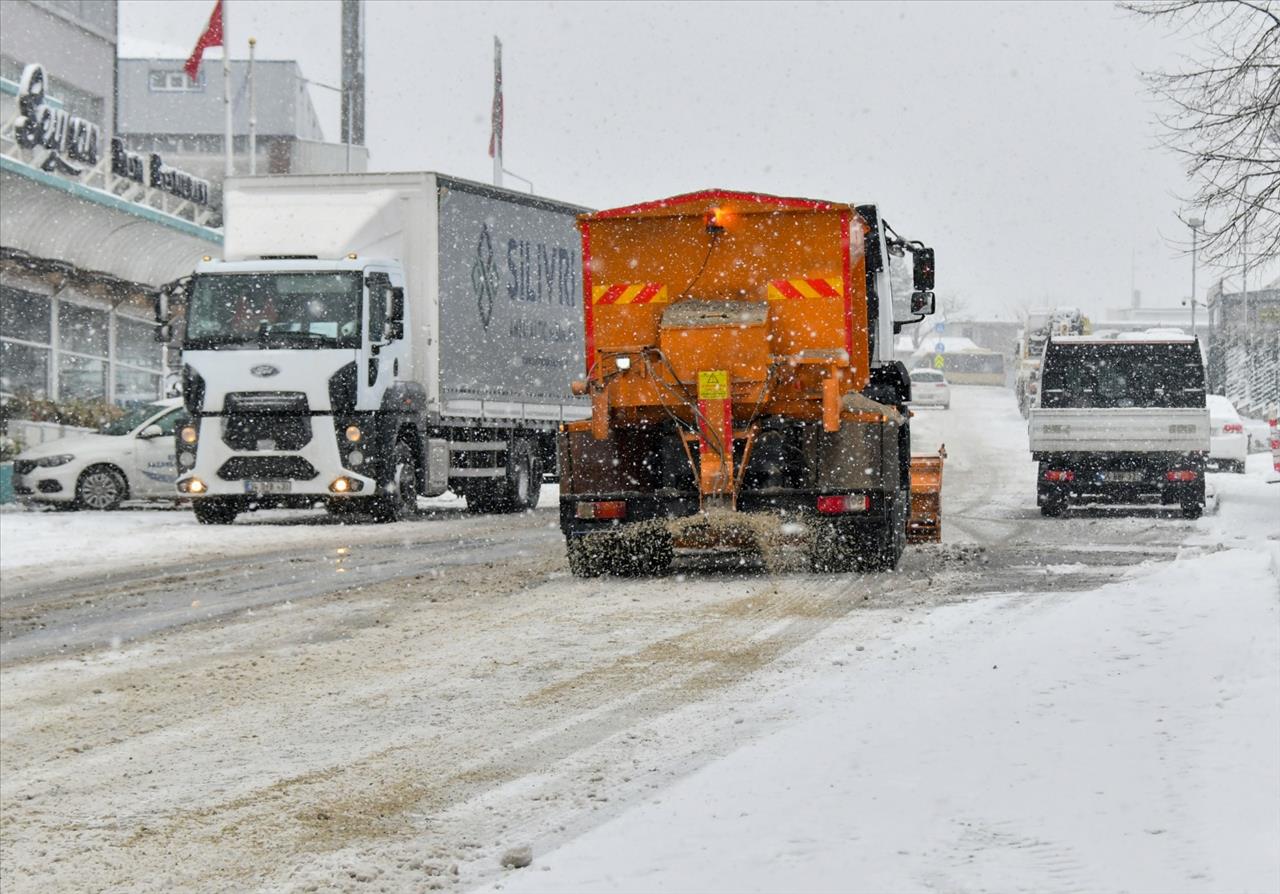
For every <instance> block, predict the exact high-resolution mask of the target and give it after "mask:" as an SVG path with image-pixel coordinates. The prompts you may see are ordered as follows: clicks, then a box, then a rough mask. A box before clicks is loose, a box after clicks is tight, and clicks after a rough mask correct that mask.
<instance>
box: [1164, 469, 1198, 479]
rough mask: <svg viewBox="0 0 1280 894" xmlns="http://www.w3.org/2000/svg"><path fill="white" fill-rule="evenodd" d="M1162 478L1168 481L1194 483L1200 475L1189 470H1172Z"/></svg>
mask: <svg viewBox="0 0 1280 894" xmlns="http://www.w3.org/2000/svg"><path fill="white" fill-rule="evenodd" d="M1164 477H1165V478H1166V479H1168V480H1169V481H1195V480H1196V479H1197V478H1199V477H1200V474H1199V473H1198V472H1193V471H1191V470H1190V469H1174V470H1173V471H1172V472H1165V473H1164Z"/></svg>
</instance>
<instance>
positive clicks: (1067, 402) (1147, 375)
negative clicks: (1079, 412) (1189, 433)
mask: <svg viewBox="0 0 1280 894" xmlns="http://www.w3.org/2000/svg"><path fill="white" fill-rule="evenodd" d="M1040 386H1041V392H1040V405H1041V406H1043V407H1047V408H1052V409H1064V408H1071V407H1083V408H1099V409H1110V408H1116V407H1203V406H1204V405H1205V404H1204V400H1205V395H1204V367H1203V365H1202V364H1201V362H1200V349H1199V348H1198V347H1197V346H1196V345H1194V344H1190V343H1187V342H1176V343H1170V344H1161V343H1132V342H1129V343H1126V342H1116V343H1115V344H1106V345H1099V344H1074V345H1073V344H1064V343H1060V342H1051V343H1050V344H1049V347H1048V349H1047V350H1046V351H1045V355H1044V372H1043V373H1042V374H1041V381H1040Z"/></svg>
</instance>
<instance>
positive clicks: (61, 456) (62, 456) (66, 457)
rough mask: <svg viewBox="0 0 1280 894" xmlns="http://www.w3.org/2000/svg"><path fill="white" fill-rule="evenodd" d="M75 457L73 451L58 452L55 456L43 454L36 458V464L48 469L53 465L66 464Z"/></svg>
mask: <svg viewBox="0 0 1280 894" xmlns="http://www.w3.org/2000/svg"><path fill="white" fill-rule="evenodd" d="M73 459H75V455H74V454H71V453H58V454H54V455H53V456H42V457H40V458H39V459H38V460H36V465H37V466H40V467H42V468H45V469H48V468H51V467H52V466H65V465H66V464H67V463H69V462H71V461H72V460H73Z"/></svg>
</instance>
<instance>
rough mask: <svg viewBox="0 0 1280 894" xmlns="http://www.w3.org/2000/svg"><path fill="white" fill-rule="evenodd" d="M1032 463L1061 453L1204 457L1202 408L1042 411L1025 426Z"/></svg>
mask: <svg viewBox="0 0 1280 894" xmlns="http://www.w3.org/2000/svg"><path fill="white" fill-rule="evenodd" d="M1028 434H1029V439H1030V442H1031V453H1032V455H1033V456H1034V458H1035V459H1044V458H1046V455H1047V454H1062V453H1103V454H1106V453H1186V454H1197V453H1208V451H1209V411H1208V409H1206V408H1204V407H1190V408H1176V409H1175V408H1163V407H1161V408H1151V407H1130V408H1116V409H1043V408H1039V407H1037V408H1035V409H1033V410H1032V411H1031V416H1030V420H1029V422H1028Z"/></svg>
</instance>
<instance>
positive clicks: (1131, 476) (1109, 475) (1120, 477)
mask: <svg viewBox="0 0 1280 894" xmlns="http://www.w3.org/2000/svg"><path fill="white" fill-rule="evenodd" d="M1098 480H1100V481H1141V480H1142V473H1141V472H1099V473H1098Z"/></svg>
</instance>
